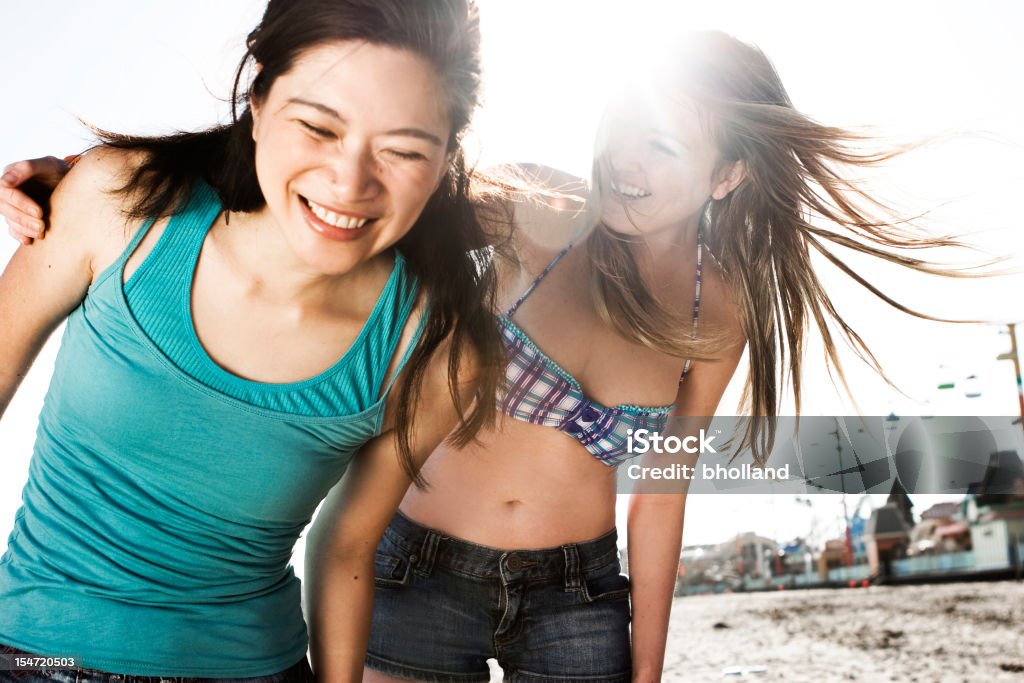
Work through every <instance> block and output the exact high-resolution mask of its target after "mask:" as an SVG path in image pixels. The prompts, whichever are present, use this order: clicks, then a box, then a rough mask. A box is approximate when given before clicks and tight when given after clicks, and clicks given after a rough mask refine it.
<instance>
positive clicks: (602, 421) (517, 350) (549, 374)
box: [497, 231, 704, 467]
mask: <svg viewBox="0 0 1024 683" xmlns="http://www.w3.org/2000/svg"><path fill="white" fill-rule="evenodd" d="M572 246H573V244H572V242H570V243H569V245H568V246H566V247H565V249H563V250H562V251H561V252H559V253H558V255H557V256H555V258H554V259H553V260H552V261H551V263H549V264H548V266H547V268H545V269H544V271H543V272H541V274H540V275H538V276H537V279H535V280H534V281H533V283H532V284H531V285H530V286H529V287H528V288H527V290H526V291H525V292H523V295H522V296H520V297H519V299H518V300H517V301H516V302H515V303H514V304H512V307H511V308H509V309H508V311H507V312H506V313H505V315H499V316H498V328H499V332H500V334H501V339H502V342H503V343H504V344H505V348H506V349H507V351H508V365H507V366H506V368H505V381H504V385H503V389H501V390H499V392H498V399H497V407H498V410H500V411H501V412H503V413H505V414H506V415H508V416H510V417H513V418H515V419H517V420H523V421H524V422H529V423H531V424H537V425H545V426H548V427H554V428H555V429H557V430H558V431H560V432H563V433H565V434H568V435H569V436H571V437H573V438H574V439H576V440H577V441H579V442H580V444H581V445H582V446H583V447H584V448H586V449H587V451H589V452H590V454H591V455H593V456H594V457H595V458H597V459H598V460H600V461H601V462H603V463H604V464H606V465H608V466H609V467H615V466H617V465H619V464H620V463H622V462H623V461H625V460H627V459H628V458H629V457H630V454H629V452H628V450H627V446H626V444H627V436H628V433H629V432H630V430H633V431H636V430H638V429H647V430H650V431H661V430H662V429H663V428H664V427H665V422H666V421H667V419H668V415H669V413H671V412H672V410H673V409H674V408H675V404H672V405H668V406H656V407H644V406H637V405H627V404H622V405H617V406H612V407H610V408H607V407H605V406H603V405H601V404H600V403H598V402H596V401H592V400H590V399H589V398H587V396H586V395H585V394H584V393H583V389H582V387H581V386H580V383H579V382H578V381H577V380H576V378H575V377H573V376H572V375H571V374H569V373H568V372H567V371H565V370H564V369H563V368H562V367H561V366H560V365H559V364H558V363H556V362H555V361H554V360H552V359H551V358H550V357H548V356H547V355H546V354H545V353H544V352H543V351H541V350H540V349H539V348H537V345H536V344H534V343H533V340H531V339H530V337H529V336H527V334H526V333H525V332H523V330H521V329H520V328H519V327H518V326H517V325H516V324H515V323H514V322H512V316H513V315H515V312H516V310H517V309H518V308H519V306H521V305H522V303H523V302H524V301H526V298H527V297H528V296H530V294H532V293H533V290H534V289H536V287H537V285H538V284H540V281H541V280H543V279H544V278H545V277H546V276H547V274H548V273H550V272H551V269H552V268H554V267H555V264H557V263H558V262H559V261H560V260H561V259H562V257H563V256H565V255H566V254H567V253H569V250H570V249H572ZM703 251H704V242H703V239H702V238H701V234H700V231H698V232H697V277H696V288H695V289H696V291H695V293H694V297H693V334H694V336H696V334H697V323H698V322H699V320H700V289H701V271H702V259H703ZM690 365H691V362H690V360H687V361H686V363H685V365H684V366H683V373H682V376H681V377H680V378H679V381H680V382H682V381H683V380H685V379H686V375H687V373H689V371H690Z"/></svg>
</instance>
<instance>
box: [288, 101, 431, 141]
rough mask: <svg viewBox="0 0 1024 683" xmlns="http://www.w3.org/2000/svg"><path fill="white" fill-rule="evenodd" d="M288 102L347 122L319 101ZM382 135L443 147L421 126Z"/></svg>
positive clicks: (399, 129)
mask: <svg viewBox="0 0 1024 683" xmlns="http://www.w3.org/2000/svg"><path fill="white" fill-rule="evenodd" d="M288 103H289V104H302V105H305V106H307V107H312V108H313V109H316V110H317V111H319V112H320V113H322V114H326V115H327V116H330V117H331V118H334V119H337V120H338V121H341V122H342V123H347V122H346V120H345V117H344V116H342V115H341V114H339V113H338V112H337V111H335V110H334V109H331V108H330V107H328V106H327V105H326V104H321V103H320V102H313V101H310V100H304V99H302V98H301V97H293V98H291V99H289V100H288ZM384 135H402V136H406V137H411V138H419V139H420V140H426V141H427V142H429V143H431V144H433V145H436V146H438V147H443V146H444V142H442V141H441V138H439V137H437V136H436V135H434V134H433V133H428V132H427V131H425V130H423V129H422V128H396V129H394V130H389V131H385V133H384Z"/></svg>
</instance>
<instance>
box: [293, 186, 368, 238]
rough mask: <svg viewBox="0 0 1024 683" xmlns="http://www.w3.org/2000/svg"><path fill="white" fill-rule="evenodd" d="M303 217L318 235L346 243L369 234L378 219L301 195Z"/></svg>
mask: <svg viewBox="0 0 1024 683" xmlns="http://www.w3.org/2000/svg"><path fill="white" fill-rule="evenodd" d="M299 199H300V200H301V201H300V202H299V203H300V204H301V206H302V212H303V215H304V216H305V218H306V222H307V223H308V224H309V225H310V227H312V228H313V230H315V231H316V232H317V233H319V234H320V235H322V236H323V237H326V238H327V239H331V240H336V241H346V240H353V239H356V238H358V237H359V236H361V235H363V234H364V233H365V232H367V231H368V230H369V228H370V226H372V225H373V224H374V223H375V222H376V220H377V219H376V217H371V216H367V215H365V214H357V213H352V212H348V211H342V210H340V209H337V208H333V207H328V206H325V205H323V204H319V203H317V202H314V201H313V200H311V199H308V198H307V197H303V196H302V195H299Z"/></svg>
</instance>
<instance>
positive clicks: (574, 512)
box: [400, 415, 615, 550]
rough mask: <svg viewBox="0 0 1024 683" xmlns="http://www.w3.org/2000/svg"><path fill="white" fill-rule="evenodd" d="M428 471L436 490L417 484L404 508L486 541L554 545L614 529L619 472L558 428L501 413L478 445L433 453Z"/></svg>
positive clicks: (427, 522)
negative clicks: (616, 485) (617, 473)
mask: <svg viewBox="0 0 1024 683" xmlns="http://www.w3.org/2000/svg"><path fill="white" fill-rule="evenodd" d="M423 475H424V476H425V477H426V479H427V482H428V485H429V487H428V488H427V489H426V490H422V489H417V488H415V487H413V488H411V489H410V490H409V493H408V494H406V496H405V499H404V500H403V501H402V505H401V508H400V509H401V511H402V513H403V514H405V515H406V516H407V517H409V518H411V519H413V520H414V521H416V522H418V523H419V524H422V525H424V526H427V527H430V528H433V529H437V530H438V531H441V532H443V533H445V534H448V535H451V536H455V537H458V538H461V539H463V540H466V541H470V542H472V543H477V544H479V545H486V546H491V547H495V548H507V549H510V550H524V549H528V548H549V547H555V546H559V545H563V544H566V543H578V542H582V541H588V540H591V539H593V538H597V537H599V536H601V535H603V534H605V533H606V532H608V531H609V530H611V529H612V527H614V526H615V470H614V469H612V468H611V467H608V466H607V465H604V464H602V463H601V462H599V461H598V460H597V459H595V458H594V456H592V455H590V453H588V452H587V450H586V449H585V448H583V446H581V445H580V444H579V443H578V442H577V441H576V440H574V439H573V438H571V437H569V436H567V435H565V434H563V433H561V432H559V431H557V430H556V429H554V428H552V427H543V426H538V425H533V424H529V423H526V422H520V421H517V420H514V419H511V418H505V417H503V416H501V415H499V416H498V424H497V426H496V427H495V428H494V429H491V430H484V431H483V432H481V434H480V436H479V437H478V441H477V442H474V443H472V444H470V445H469V446H467V447H464V448H461V449H459V448H454V447H452V446H449V445H447V444H443V445H442V446H441V447H440V448H438V449H437V450H436V451H434V453H433V454H432V455H431V456H430V458H429V460H428V461H427V464H426V465H425V466H424V468H423Z"/></svg>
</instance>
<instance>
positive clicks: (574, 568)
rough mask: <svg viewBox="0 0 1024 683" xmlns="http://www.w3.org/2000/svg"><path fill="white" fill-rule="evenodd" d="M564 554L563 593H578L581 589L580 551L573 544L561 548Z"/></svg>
mask: <svg viewBox="0 0 1024 683" xmlns="http://www.w3.org/2000/svg"><path fill="white" fill-rule="evenodd" d="M562 552H563V553H564V554H565V591H566V592H567V593H569V592H573V591H578V590H580V588H581V587H582V581H581V577H580V550H579V548H578V547H577V546H576V544H575V543H570V544H569V545H563V546H562Z"/></svg>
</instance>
